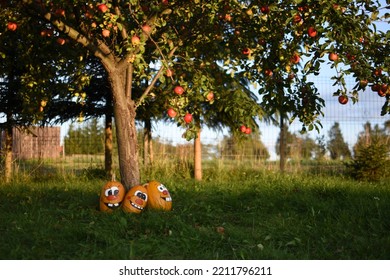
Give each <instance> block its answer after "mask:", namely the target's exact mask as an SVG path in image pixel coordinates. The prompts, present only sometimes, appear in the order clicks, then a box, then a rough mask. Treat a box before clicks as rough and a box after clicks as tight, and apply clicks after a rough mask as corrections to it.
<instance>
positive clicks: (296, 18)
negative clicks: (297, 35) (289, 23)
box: [293, 14, 302, 23]
mask: <svg viewBox="0 0 390 280" xmlns="http://www.w3.org/2000/svg"><path fill="white" fill-rule="evenodd" d="M301 21H302V17H301V15H299V14H295V15H294V17H293V22H294V23H300V22H301Z"/></svg>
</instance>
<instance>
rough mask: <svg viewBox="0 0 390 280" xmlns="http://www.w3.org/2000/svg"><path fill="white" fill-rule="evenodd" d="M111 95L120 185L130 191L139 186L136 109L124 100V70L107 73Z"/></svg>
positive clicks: (128, 100)
mask: <svg viewBox="0 0 390 280" xmlns="http://www.w3.org/2000/svg"><path fill="white" fill-rule="evenodd" d="M108 77H109V81H110V84H111V89H112V94H113V109H114V118H115V128H116V135H117V143H118V158H119V171H120V176H121V182H122V184H123V185H124V186H125V187H126V188H127V189H130V188H131V187H133V186H136V185H139V184H140V170H139V163H138V147H137V129H136V126H135V116H136V107H135V104H134V101H133V100H131V99H130V98H126V86H125V84H126V68H124V70H122V71H121V70H120V69H115V71H108Z"/></svg>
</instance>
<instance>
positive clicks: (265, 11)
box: [260, 6, 269, 14]
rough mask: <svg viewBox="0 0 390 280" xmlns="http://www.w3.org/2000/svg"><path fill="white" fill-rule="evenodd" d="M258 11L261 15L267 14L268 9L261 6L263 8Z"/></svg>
mask: <svg viewBox="0 0 390 280" xmlns="http://www.w3.org/2000/svg"><path fill="white" fill-rule="evenodd" d="M260 11H261V12H262V13H263V14H268V13H269V7H268V6H263V7H261V8H260Z"/></svg>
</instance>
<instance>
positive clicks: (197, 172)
mask: <svg viewBox="0 0 390 280" xmlns="http://www.w3.org/2000/svg"><path fill="white" fill-rule="evenodd" d="M194 178H195V180H198V181H201V180H202V144H201V141H200V129H199V131H198V133H197V135H196V138H195V139H194Z"/></svg>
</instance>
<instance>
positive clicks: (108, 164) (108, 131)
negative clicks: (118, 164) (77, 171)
mask: <svg viewBox="0 0 390 280" xmlns="http://www.w3.org/2000/svg"><path fill="white" fill-rule="evenodd" d="M104 170H105V171H106V174H107V178H108V179H109V180H113V175H114V172H113V169H112V117H111V113H108V114H106V125H105V138H104Z"/></svg>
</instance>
